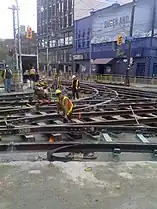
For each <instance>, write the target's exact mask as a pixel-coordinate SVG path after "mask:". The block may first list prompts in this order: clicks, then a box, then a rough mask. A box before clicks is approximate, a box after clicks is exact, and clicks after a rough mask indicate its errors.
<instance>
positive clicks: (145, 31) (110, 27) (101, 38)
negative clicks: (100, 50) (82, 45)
mask: <svg viewBox="0 0 157 209" xmlns="http://www.w3.org/2000/svg"><path fill="white" fill-rule="evenodd" d="M140 2H141V1H140ZM131 11H132V5H131V4H130V5H128V4H126V5H123V6H121V7H118V8H115V9H114V10H111V9H110V10H108V11H107V9H106V11H105V12H103V11H102V12H99V14H95V15H94V16H93V18H92V41H91V42H92V43H95V44H96V43H104V42H111V41H117V36H118V35H119V34H121V35H122V37H123V39H124V40H125V39H126V37H128V38H129V31H130V22H131ZM151 28H152V4H151V3H146V1H144V2H143V4H141V3H139V2H137V3H136V8H135V19H134V28H133V37H134V38H140V37H149V36H150V33H149V32H150V31H151ZM119 43H121V41H119Z"/></svg>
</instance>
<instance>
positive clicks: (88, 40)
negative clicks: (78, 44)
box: [87, 28, 90, 47]
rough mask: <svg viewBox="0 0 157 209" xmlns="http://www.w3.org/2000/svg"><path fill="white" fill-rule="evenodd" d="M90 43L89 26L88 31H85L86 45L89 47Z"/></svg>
mask: <svg viewBox="0 0 157 209" xmlns="http://www.w3.org/2000/svg"><path fill="white" fill-rule="evenodd" d="M89 45H90V28H88V32H87V47H89Z"/></svg>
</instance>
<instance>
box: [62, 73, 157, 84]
mask: <svg viewBox="0 0 157 209" xmlns="http://www.w3.org/2000/svg"><path fill="white" fill-rule="evenodd" d="M76 76H77V77H78V78H79V80H80V81H88V82H94V81H100V82H104V83H124V82H125V75H122V76H120V75H109V74H104V75H99V74H97V75H91V76H89V75H87V74H76ZM61 77H62V79H67V80H71V77H72V74H64V73H63V74H62V75H61ZM129 80H130V84H142V85H157V77H153V78H149V77H129Z"/></svg>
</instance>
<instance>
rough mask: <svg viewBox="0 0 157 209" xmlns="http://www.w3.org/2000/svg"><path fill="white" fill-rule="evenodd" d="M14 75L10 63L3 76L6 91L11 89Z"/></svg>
mask: <svg viewBox="0 0 157 209" xmlns="http://www.w3.org/2000/svg"><path fill="white" fill-rule="evenodd" d="M12 77H13V73H12V70H11V69H10V68H9V66H8V65H6V68H5V69H4V71H3V72H2V78H3V82H4V88H5V91H7V92H10V91H11V84H12Z"/></svg>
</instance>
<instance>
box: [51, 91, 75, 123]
mask: <svg viewBox="0 0 157 209" xmlns="http://www.w3.org/2000/svg"><path fill="white" fill-rule="evenodd" d="M55 94H56V96H57V113H58V114H59V112H60V111H63V116H64V122H71V119H72V113H73V103H72V101H71V100H70V99H69V98H68V97H67V96H64V95H62V91H61V90H60V89H57V90H56V92H55Z"/></svg>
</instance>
